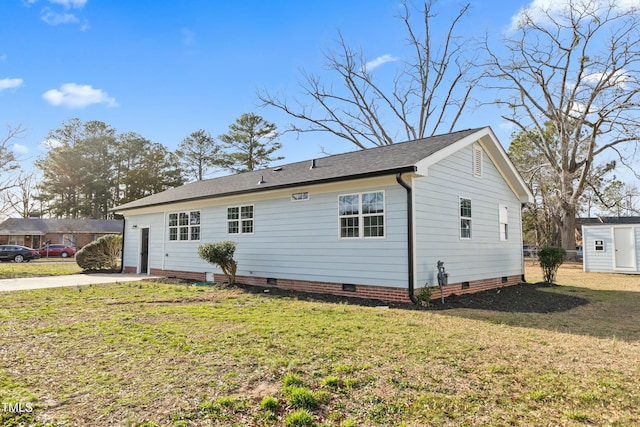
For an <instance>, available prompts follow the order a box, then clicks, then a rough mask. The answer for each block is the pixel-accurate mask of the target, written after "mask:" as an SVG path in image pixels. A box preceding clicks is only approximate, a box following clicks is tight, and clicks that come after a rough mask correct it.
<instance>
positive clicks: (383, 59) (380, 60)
mask: <svg viewBox="0 0 640 427" xmlns="http://www.w3.org/2000/svg"><path fill="white" fill-rule="evenodd" d="M399 60H400V58H396V57H395V56H391V55H382V56H378V57H377V58H376V59H374V60H372V61H367V63H366V64H364V70H365V71H373V70H375V69H376V68H378V67H379V66H381V65H383V64H386V63H387V62H395V61H399Z"/></svg>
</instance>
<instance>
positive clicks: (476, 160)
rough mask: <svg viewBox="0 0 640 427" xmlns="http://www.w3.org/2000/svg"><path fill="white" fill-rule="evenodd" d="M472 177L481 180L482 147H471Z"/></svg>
mask: <svg viewBox="0 0 640 427" xmlns="http://www.w3.org/2000/svg"><path fill="white" fill-rule="evenodd" d="M473 176H475V177H476V178H482V147H480V146H478V145H474V146H473Z"/></svg>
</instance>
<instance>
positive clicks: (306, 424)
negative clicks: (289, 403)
mask: <svg viewBox="0 0 640 427" xmlns="http://www.w3.org/2000/svg"><path fill="white" fill-rule="evenodd" d="M284 423H285V425H286V426H287V427H313V426H315V425H316V423H315V422H314V420H313V415H311V414H310V413H309V412H307V411H305V410H304V409H300V410H297V411H295V412H292V413H290V414H288V415H287V417H286V418H285V420H284Z"/></svg>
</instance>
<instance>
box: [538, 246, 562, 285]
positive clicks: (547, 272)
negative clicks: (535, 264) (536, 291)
mask: <svg viewBox="0 0 640 427" xmlns="http://www.w3.org/2000/svg"><path fill="white" fill-rule="evenodd" d="M566 256H567V251H565V250H564V249H563V248H558V247H555V246H545V247H544V248H542V249H540V250H539V251H538V261H539V262H540V268H542V273H543V276H544V281H545V282H547V283H555V281H556V273H557V272H558V268H560V266H561V265H562V263H563V262H564V259H565V257H566Z"/></svg>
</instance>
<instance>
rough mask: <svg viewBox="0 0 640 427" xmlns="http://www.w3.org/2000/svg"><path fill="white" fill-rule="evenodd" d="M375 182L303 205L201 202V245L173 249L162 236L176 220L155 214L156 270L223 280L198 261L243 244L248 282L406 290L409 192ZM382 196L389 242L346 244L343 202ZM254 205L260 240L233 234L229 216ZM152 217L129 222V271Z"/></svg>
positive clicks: (283, 200) (337, 187) (343, 186)
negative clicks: (209, 249) (209, 250)
mask: <svg viewBox="0 0 640 427" xmlns="http://www.w3.org/2000/svg"><path fill="white" fill-rule="evenodd" d="M371 181H372V182H369V180H360V181H354V182H350V183H338V184H327V185H326V186H323V188H322V191H309V199H308V200H307V201H305V202H303V203H302V202H296V203H292V202H291V194H292V191H282V192H279V193H276V194H275V195H272V194H266V195H260V194H259V195H255V194H254V195H244V196H237V197H236V198H234V200H233V201H232V202H231V203H229V200H224V201H216V200H206V201H198V202H195V203H194V205H197V208H198V209H199V210H200V212H201V234H202V235H201V239H200V242H191V241H188V242H178V241H169V239H168V236H167V235H166V233H164V234H160V235H159V234H158V230H162V229H163V227H166V224H164V221H168V214H164V213H158V214H154V215H155V216H154V218H156V219H155V220H154V222H153V223H151V228H150V240H149V269H150V270H152V269H156V268H157V269H163V270H167V271H193V272H206V273H210V272H216V273H221V271H220V269H219V268H218V267H217V266H214V265H212V264H208V263H207V262H205V261H203V260H201V259H200V258H199V257H198V246H199V245H200V244H202V243H203V242H219V241H222V240H232V241H234V242H235V243H236V248H237V249H236V252H235V255H234V258H235V259H236V261H237V262H238V272H237V274H238V275H240V276H249V277H252V276H253V277H271V278H277V279H296V280H309V281H317V282H333V283H336V282H337V283H353V284H356V285H357V284H368V285H374V286H375V285H378V286H391V287H398V288H406V286H407V271H408V265H407V222H406V206H407V205H406V197H407V196H406V191H405V190H404V189H403V188H402V187H401V186H399V185H398V184H397V183H396V181H395V177H388V178H374V179H372V180H371ZM305 191H306V190H305ZM294 192H295V191H294ZM377 192H383V193H384V234H385V236H384V238H366V239H365V238H360V239H342V240H339V237H338V236H339V232H340V231H339V221H338V219H337V216H338V214H337V202H338V198H339V196H340V195H345V194H363V193H377ZM216 202H217V204H216ZM249 203H251V206H254V213H257V212H259V213H260V214H259V215H254V218H253V231H254V232H253V234H242V233H238V234H233V235H230V234H228V233H227V227H228V221H227V208H228V207H240V206H248V205H249ZM207 204H208V205H207ZM190 209H195V208H191V207H190ZM369 210H373V209H369ZM165 215H166V216H165ZM371 215H373V213H371ZM146 217H147V216H146V215H138V216H135V217H133V218H128V219H127V225H128V228H127V233H126V235H127V247H126V249H125V251H126V260H125V265H126V266H134V265H137V257H138V256H139V252H140V251H139V248H138V244H139V240H138V239H139V238H138V237H137V236H136V234H137V233H138V230H131V224H134V223H135V224H138V226H139V227H142V226H146V224H148V223H150V221H147V220H146ZM163 218H166V219H165V220H164V221H163ZM163 235H164V236H165V237H164V241H163V239H162V237H163ZM158 239H159V240H158Z"/></svg>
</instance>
